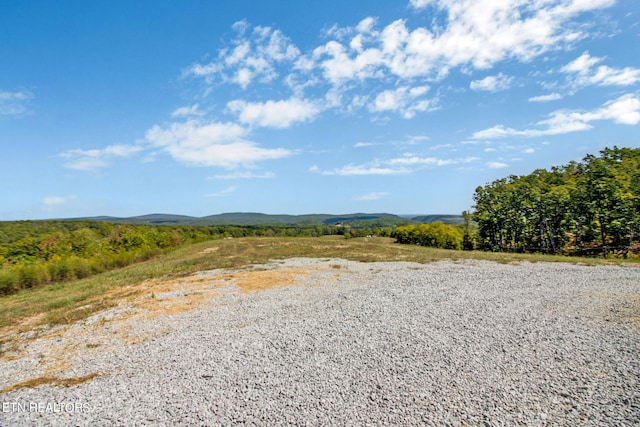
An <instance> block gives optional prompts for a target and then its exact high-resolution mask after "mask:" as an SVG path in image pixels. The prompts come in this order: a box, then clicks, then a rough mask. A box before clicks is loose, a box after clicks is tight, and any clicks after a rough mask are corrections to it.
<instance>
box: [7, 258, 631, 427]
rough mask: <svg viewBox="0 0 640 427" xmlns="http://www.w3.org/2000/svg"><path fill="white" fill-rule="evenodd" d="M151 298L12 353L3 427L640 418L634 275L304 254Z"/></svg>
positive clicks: (167, 287)
mask: <svg viewBox="0 0 640 427" xmlns="http://www.w3.org/2000/svg"><path fill="white" fill-rule="evenodd" d="M144 286H147V287H148V293H145V295H144V297H139V298H137V299H134V300H128V301H126V302H123V304H122V305H121V306H120V307H117V308H115V309H112V310H109V311H107V312H103V313H100V314H98V315H95V316H93V317H92V318H90V319H88V320H86V321H84V322H80V323H77V324H74V325H69V326H65V327H58V328H54V329H51V330H48V331H44V332H43V331H40V332H39V333H38V335H37V336H35V334H34V333H31V334H23V335H22V336H20V337H19V339H18V340H16V341H14V346H13V347H12V348H11V349H5V353H4V355H3V357H2V359H1V360H0V363H1V365H0V366H1V367H2V369H1V370H0V389H1V391H2V392H1V393H0V404H2V407H1V408H0V425H1V426H12V425H92V426H93V425H126V426H131V425H230V424H256V425H282V424H297V425H299V424H302V425H363V424H366V425H369V424H373V425H434V426H440V425H489V426H493V425H495V426H500V425H576V426H578V425H580V426H582V425H593V426H602V425H620V426H622V425H638V424H640V268H637V267H614V266H606V267H604V266H601V267H585V266H576V265H570V264H560V263H558V264H555V263H536V264H530V263H522V264H509V265H506V264H497V263H491V262H482V261H465V262H455V263H454V262H449V261H446V262H436V263H431V264H414V263H402V262H393V263H357V262H350V261H344V260H337V259H330V260H327V259H324V260H319V259H306V258H305V259H303V258H296V259H290V260H287V261H284V262H274V263H272V264H268V265H264V266H253V267H252V268H248V269H244V270H242V271H223V270H216V271H211V272H203V273H200V274H198V275H194V276H192V277H189V278H186V279H183V280H178V281H176V280H174V281H166V282H162V281H153V282H149V283H147V284H145V285H144ZM18 344H19V345H18Z"/></svg>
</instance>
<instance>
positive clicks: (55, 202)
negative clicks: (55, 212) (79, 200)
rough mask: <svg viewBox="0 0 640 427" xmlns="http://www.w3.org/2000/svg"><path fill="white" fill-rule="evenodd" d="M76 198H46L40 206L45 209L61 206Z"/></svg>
mask: <svg viewBox="0 0 640 427" xmlns="http://www.w3.org/2000/svg"><path fill="white" fill-rule="evenodd" d="M75 198H76V196H48V197H45V198H44V199H42V201H41V202H40V205H41V206H42V207H43V208H45V209H50V208H54V207H56V206H62V205H65V204H67V203H68V202H70V201H71V200H73V199H75Z"/></svg>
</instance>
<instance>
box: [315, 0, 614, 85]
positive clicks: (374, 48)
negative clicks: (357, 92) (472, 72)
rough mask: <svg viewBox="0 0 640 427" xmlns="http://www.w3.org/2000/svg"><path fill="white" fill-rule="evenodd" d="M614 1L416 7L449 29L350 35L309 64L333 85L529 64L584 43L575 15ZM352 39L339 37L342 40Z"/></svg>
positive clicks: (517, 0)
mask: <svg viewBox="0 0 640 427" xmlns="http://www.w3.org/2000/svg"><path fill="white" fill-rule="evenodd" d="M613 3H614V0H591V1H575V0H546V1H535V2H526V1H522V0H502V1H494V0H442V1H439V2H435V1H425V0H413V1H411V3H410V5H411V6H412V7H413V8H415V9H422V8H424V7H426V6H427V5H433V6H435V7H437V8H439V9H440V10H441V11H442V12H443V13H444V14H446V16H447V20H446V22H445V23H444V24H443V25H441V26H439V27H435V28H433V29H429V28H426V27H417V28H415V29H410V28H409V27H408V26H407V22H406V21H405V20H396V21H394V22H392V23H391V24H389V25H387V26H386V27H384V28H383V29H382V30H381V31H371V26H368V27H367V29H368V30H369V33H368V34H366V36H365V35H364V34H363V33H360V32H358V30H357V29H355V30H354V31H355V33H356V35H355V36H354V37H353V38H352V39H351V40H349V41H348V42H345V43H341V41H340V38H338V40H330V41H329V42H327V43H326V44H325V45H323V46H320V47H318V48H316V49H315V50H314V55H313V60H314V61H315V62H316V63H317V64H318V66H319V67H320V68H321V69H322V72H323V76H324V77H325V79H326V80H328V81H329V82H331V83H332V84H342V83H344V82H346V81H353V80H363V79H366V78H377V77H379V76H384V77H395V78H400V79H404V80H409V79H413V78H417V77H422V78H427V79H431V80H439V79H442V78H443V77H444V76H446V75H447V73H448V72H449V70H451V69H452V68H455V67H472V68H475V69H480V70H482V69H488V68H490V67H491V66H493V65H494V64H496V63H498V62H500V61H504V60H507V59H517V60H520V61H529V60H531V59H533V58H534V57H537V56H539V55H541V54H543V53H544V52H547V51H549V50H556V49H561V48H562V47H563V46H566V45H567V44H568V43H572V42H575V41H576V40H578V39H580V38H582V37H585V34H583V33H581V32H580V30H579V29H578V27H577V26H574V25H567V24H568V22H570V20H571V19H572V18H573V17H575V16H576V15H578V14H580V13H583V12H586V11H592V10H596V9H599V8H603V7H606V6H610V5H612V4H613ZM346 34H350V32H345V33H342V34H340V36H342V37H343V38H344V37H345V36H346Z"/></svg>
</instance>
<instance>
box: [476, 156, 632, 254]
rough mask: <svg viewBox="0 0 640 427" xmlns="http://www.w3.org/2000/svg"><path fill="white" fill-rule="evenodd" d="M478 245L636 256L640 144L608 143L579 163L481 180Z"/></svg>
mask: <svg viewBox="0 0 640 427" xmlns="http://www.w3.org/2000/svg"><path fill="white" fill-rule="evenodd" d="M474 201H475V212H474V213H473V220H474V221H475V222H476V223H477V224H478V239H477V244H478V247H479V248H481V249H485V250H490V251H514V252H543V253H552V254H565V255H593V254H601V253H604V254H618V255H623V256H625V257H626V256H629V255H631V256H637V254H638V252H639V249H640V247H639V244H638V238H639V234H640V149H630V148H617V147H614V148H613V149H609V148H606V149H604V150H603V151H601V152H600V156H599V157H596V156H594V155H588V156H586V157H585V158H584V159H583V160H582V161H581V162H570V163H569V164H567V165H565V166H560V167H553V168H552V169H551V171H547V170H545V169H538V170H536V171H534V172H533V173H531V174H529V175H525V176H514V175H512V176H509V177H508V178H502V179H499V180H496V181H494V182H492V183H491V184H487V185H485V186H484V187H478V188H477V189H476V191H475V195H474Z"/></svg>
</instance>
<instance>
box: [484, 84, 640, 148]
mask: <svg viewBox="0 0 640 427" xmlns="http://www.w3.org/2000/svg"><path fill="white" fill-rule="evenodd" d="M600 120H610V121H613V122H614V123H617V124H625V125H636V124H638V123H640V98H638V97H637V96H636V95H633V94H626V95H623V96H621V97H619V98H617V99H614V100H611V101H608V102H606V103H605V104H604V105H603V106H602V107H601V108H598V109H596V110H593V111H589V112H580V111H574V110H557V111H554V112H552V113H551V114H549V118H547V119H545V120H541V121H539V122H538V123H537V125H539V126H541V127H542V128H541V129H523V130H518V129H513V128H509V127H505V126H504V125H497V126H494V127H492V128H489V129H484V130H481V131H478V132H475V133H474V134H473V136H472V138H473V139H496V138H504V137H511V136H520V137H537V136H547V135H559V134H564V133H569V132H577V131H583V130H588V129H591V128H592V125H591V124H590V123H591V122H594V121H600Z"/></svg>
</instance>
